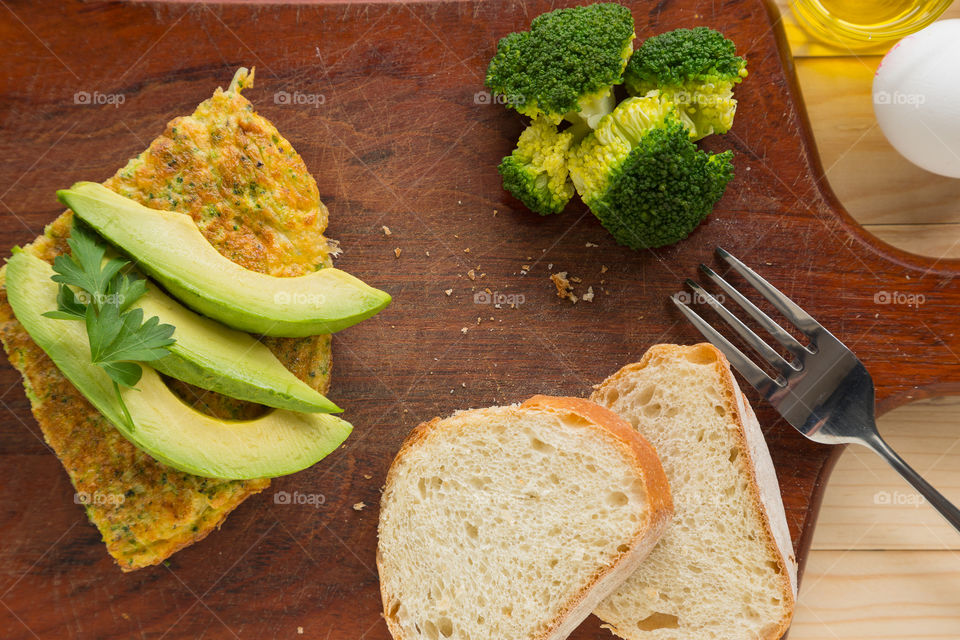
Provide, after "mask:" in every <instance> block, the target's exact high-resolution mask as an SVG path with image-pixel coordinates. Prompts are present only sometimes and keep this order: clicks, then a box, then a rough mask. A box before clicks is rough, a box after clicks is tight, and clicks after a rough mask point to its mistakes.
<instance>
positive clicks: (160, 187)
mask: <svg viewBox="0 0 960 640" xmlns="http://www.w3.org/2000/svg"><path fill="white" fill-rule="evenodd" d="M252 85H253V71H252V70H251V71H249V72H248V71H247V70H246V69H240V70H239V71H237V73H236V75H235V76H234V78H233V82H231V84H230V86H229V88H228V89H227V90H226V91H224V90H222V89H219V88H218V89H217V90H216V92H215V93H214V95H213V97H212V98H210V99H209V100H206V101H204V102H202V103H201V104H200V105H199V106H198V107H197V109H196V111H194V113H193V114H192V115H190V116H185V117H180V118H176V119H174V120H173V121H171V122H170V123H169V124H168V125H167V127H166V130H165V131H164V132H163V134H162V135H161V136H160V137H158V138H157V139H155V140H154V141H153V142H152V143H151V144H150V146H149V147H148V148H147V150H146V151H144V152H143V153H141V154H140V155H138V156H137V157H135V158H133V159H132V160H130V161H129V162H128V163H127V165H126V166H125V167H124V168H123V169H121V170H120V171H118V172H117V173H116V174H115V175H114V176H113V177H112V178H110V179H108V180H107V181H106V182H104V185H105V186H107V187H108V188H110V189H112V190H114V191H116V192H118V193H120V194H122V195H124V196H127V197H129V198H132V199H134V200H136V201H138V202H140V203H141V204H144V205H146V206H150V207H154V208H158V209H169V210H175V211H179V212H182V213H186V214H189V215H190V216H191V217H192V218H193V219H194V221H195V222H196V223H197V226H198V227H199V229H200V231H201V232H202V233H203V235H204V237H206V238H207V240H209V241H210V243H211V244H212V245H213V246H214V247H216V248H217V250H218V251H220V252H221V253H222V254H223V255H224V256H226V257H228V258H230V259H231V260H233V261H234V262H236V263H238V264H240V265H242V266H244V267H246V268H248V269H252V270H255V271H260V272H263V273H267V274H270V275H273V276H297V275H302V274H304V273H307V272H309V271H313V270H316V269H321V268H324V267H327V266H330V265H331V255H332V254H335V253H336V245H335V243H334V242H333V241H330V240H327V239H326V238H324V236H323V232H324V230H325V229H326V226H327V210H326V207H324V205H323V203H321V202H320V196H319V192H318V190H317V185H316V182H315V181H314V179H313V177H312V176H311V175H310V174H309V173H308V172H307V168H306V166H305V165H304V163H303V160H302V159H301V157H300V156H299V155H298V154H297V152H296V151H294V150H293V147H292V146H291V145H290V143H289V142H288V141H287V140H285V139H284V138H283V137H282V136H281V135H280V134H279V132H278V131H277V129H276V128H275V127H274V126H273V125H272V124H271V123H270V122H268V121H267V120H266V119H265V118H263V117H262V116H260V115H258V114H257V113H256V112H255V111H254V110H253V105H252V104H251V103H250V102H249V101H248V100H247V99H246V98H244V97H243V96H242V95H241V90H242V89H244V88H246V87H250V86H252ZM72 215H73V214H72V212H70V211H67V212H65V213H64V214H62V215H61V216H60V217H59V218H57V219H56V220H55V221H54V222H53V223H51V224H50V225H49V226H48V227H47V228H46V229H45V231H44V234H43V235H42V236H40V237H39V238H37V239H36V240H35V241H34V242H33V243H32V244H30V245H28V246H27V247H25V248H24V249H25V250H26V251H29V252H31V253H33V254H35V255H37V256H39V257H41V258H43V259H44V260H47V261H48V262H53V258H54V257H55V256H57V255H59V254H63V253H68V252H69V248H68V247H67V244H66V238H67V237H68V236H69V234H70V226H71V221H72ZM186 258H187V259H189V256H187V257H186ZM0 340H2V342H3V346H4V348H5V349H6V351H7V354H8V355H9V357H10V362H11V363H12V364H13V365H14V366H15V367H16V368H17V369H18V370H19V371H20V372H21V374H22V375H23V384H24V389H25V390H26V394H27V396H28V398H29V399H30V403H31V406H32V410H33V414H34V416H35V417H36V419H37V422H38V423H39V424H40V427H41V429H42V431H43V435H44V438H45V439H46V441H47V443H48V444H49V445H50V446H51V447H52V449H53V450H54V452H55V453H56V454H57V456H58V457H59V458H60V461H61V462H62V463H63V466H64V468H65V469H66V470H67V473H68V474H69V476H70V480H71V481H72V482H73V485H74V487H75V489H76V491H77V493H78V495H80V496H90V497H92V498H91V500H90V501H89V502H87V503H86V504H85V508H86V511H87V515H88V517H89V518H90V520H91V521H92V522H93V523H94V524H95V525H96V526H97V528H98V529H99V530H100V533H101V534H102V536H103V540H104V542H105V543H106V545H107V551H108V552H109V553H110V555H112V556H113V557H114V559H115V560H116V561H117V563H118V564H119V565H120V567H121V569H123V570H124V571H132V570H135V569H140V568H142V567H146V566H149V565H153V564H157V563H159V562H161V561H163V560H164V559H166V558H168V557H169V556H170V555H171V554H173V553H175V552H176V551H178V550H179V549H182V548H183V547H186V546H188V545H190V544H192V543H194V542H196V541H198V540H201V539H203V538H204V537H205V536H206V535H207V534H209V533H210V532H211V531H212V530H213V529H214V528H216V527H219V526H220V524H221V523H222V522H223V520H224V519H225V518H226V516H227V514H229V513H230V511H232V510H233V509H235V508H236V507H237V506H238V505H239V504H240V503H241V502H243V501H244V500H245V499H246V498H247V497H249V496H251V495H253V494H255V493H259V492H260V491H262V490H264V489H265V488H266V487H267V486H268V485H269V483H270V482H269V480H267V479H260V480H247V481H239V480H217V479H212V478H201V477H197V476H192V475H189V474H186V473H183V472H180V471H177V470H175V469H172V468H170V467H167V466H165V465H163V464H161V463H159V462H157V461H155V460H154V459H153V458H151V457H150V456H149V455H147V454H146V453H143V452H142V451H140V450H139V449H137V448H136V447H135V446H133V445H132V444H131V443H130V442H129V441H127V440H126V439H125V438H124V437H123V436H122V435H121V434H120V432H119V431H117V430H116V429H115V428H114V427H113V425H111V424H110V422H108V421H107V420H106V419H105V418H104V417H103V416H102V415H100V413H98V412H97V411H96V410H95V409H94V408H93V406H92V405H90V403H89V402H87V400H86V399H85V398H84V397H83V395H81V394H80V392H79V391H77V390H76V388H74V386H73V385H72V384H70V382H69V381H67V379H66V378H65V377H64V376H63V375H62V374H61V373H60V371H59V370H58V369H57V368H56V367H55V366H54V365H53V363H52V362H51V361H50V359H49V358H48V357H47V355H46V354H45V353H44V352H43V350H41V349H40V348H39V347H38V346H37V345H36V344H34V342H33V341H32V340H31V339H30V337H29V335H28V334H27V332H26V331H25V330H24V328H23V327H22V326H21V325H20V323H19V322H17V320H16V318H15V317H14V315H13V311H12V309H11V308H10V305H9V303H8V302H7V298H6V291H5V289H0ZM264 343H265V344H266V345H267V346H268V347H269V348H270V349H271V351H273V353H274V354H275V355H276V356H277V357H278V358H279V359H280V361H281V362H283V363H284V365H286V366H287V367H288V368H289V369H291V370H292V371H293V372H294V373H295V374H296V375H297V376H298V377H300V378H301V379H302V380H304V381H305V382H307V383H308V384H310V385H311V386H313V387H314V388H316V389H317V390H318V391H320V392H321V393H323V392H326V390H327V388H328V387H329V372H330V336H328V335H323V336H313V337H309V338H296V339H294V338H265V339H264ZM168 383H169V385H170V387H171V389H173V390H174V391H175V392H176V393H177V394H178V395H179V396H180V397H181V398H182V399H184V401H186V402H187V403H188V404H191V405H193V406H194V407H196V408H197V409H199V410H202V411H205V412H207V413H210V414H211V415H214V416H216V417H220V418H234V419H243V418H251V417H255V416H256V415H259V414H261V413H262V412H263V411H264V408H263V407H260V406H258V405H252V404H250V403H246V402H243V401H239V400H235V399H232V398H227V397H226V396H221V395H218V394H216V393H213V392H210V391H206V390H203V389H198V388H196V387H191V386H189V385H187V384H184V383H182V382H179V381H176V380H172V379H170V380H168Z"/></svg>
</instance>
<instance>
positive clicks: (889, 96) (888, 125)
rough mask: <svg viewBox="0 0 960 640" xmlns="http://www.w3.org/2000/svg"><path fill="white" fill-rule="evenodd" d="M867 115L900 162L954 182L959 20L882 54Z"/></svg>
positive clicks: (958, 166) (959, 162)
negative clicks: (900, 156)
mask: <svg viewBox="0 0 960 640" xmlns="http://www.w3.org/2000/svg"><path fill="white" fill-rule="evenodd" d="M873 110H874V112H875V113H876V114H877V122H878V123H880V128H881V129H882V130H883V133H884V135H885V136H887V140H889V141H890V144H892V145H893V146H894V147H895V148H896V150H897V151H899V152H900V153H901V154H903V155H904V157H906V158H907V159H908V160H910V161H911V162H913V163H914V164H915V165H917V166H919V167H921V168H923V169H926V170H927V171H932V172H933V173H938V174H940V175H944V176H949V177H951V178H960V20H941V21H940V22H935V23H933V24H932V25H930V26H929V27H927V28H926V29H924V30H922V31H918V32H917V33H915V34H913V35H911V36H907V37H906V38H904V39H903V40H901V41H900V42H899V43H898V44H897V45H896V46H895V47H894V48H893V49H891V50H890V52H889V53H887V55H886V56H885V57H884V58H883V61H882V62H881V63H880V67H879V68H878V69H877V75H876V76H875V77H874V79H873Z"/></svg>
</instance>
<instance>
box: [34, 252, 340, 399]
mask: <svg viewBox="0 0 960 640" xmlns="http://www.w3.org/2000/svg"><path fill="white" fill-rule="evenodd" d="M17 260H18V261H20V262H23V263H24V264H23V266H21V267H20V269H22V270H23V272H24V275H25V277H29V278H30V279H31V280H35V281H41V280H48V279H50V277H51V276H52V275H53V274H54V271H53V268H52V267H51V266H50V264H49V263H48V262H45V261H44V260H41V259H40V258H38V257H37V256H34V255H32V254H29V253H21V254H18V257H17ZM133 306H134V307H140V308H142V309H143V317H144V318H149V317H151V316H157V317H159V318H160V322H161V323H165V324H171V325H173V326H174V328H175V331H174V334H173V337H174V339H175V340H176V342H175V343H173V344H172V345H170V347H169V348H170V355H168V356H167V357H165V358H162V359H160V360H157V361H155V362H152V363H151V366H153V368H154V369H156V370H157V371H159V372H160V373H163V374H166V375H168V376H170V377H171V378H176V379H177V380H183V381H184V382H186V383H189V384H192V385H194V386H196V387H200V388H202V389H209V390H210V391H216V392H217V393H222V394H223V395H226V396H230V397H231V398H238V399H240V400H247V401H249V402H255V403H257V404H262V405H266V406H268V407H275V408H278V409H289V410H290V411H301V412H305V413H314V412H317V413H339V412H340V411H341V409H340V407H338V406H337V405H335V404H334V403H332V402H331V401H330V400H328V399H327V398H326V397H324V396H323V394H321V393H320V392H318V391H316V390H315V389H313V388H311V387H310V386H309V385H307V384H306V383H305V382H303V381H302V380H300V379H299V378H298V377H297V376H295V375H293V373H291V371H290V370H289V369H287V368H286V367H285V366H283V363H281V362H280V361H279V360H277V358H276V356H274V355H273V353H271V352H270V350H269V349H268V348H267V347H265V346H264V345H263V344H262V343H260V342H258V341H257V340H256V339H254V338H253V336H251V335H249V334H246V333H243V332H240V331H234V330H233V329H229V328H227V327H225V326H223V325H222V324H220V323H219V322H215V321H213V320H210V319H209V318H204V317H203V316H200V315H197V314H196V313H194V312H192V311H190V310H189V309H187V308H186V307H184V306H183V305H181V304H179V303H178V302H176V301H175V300H173V299H172V298H170V297H169V296H167V295H166V294H164V293H163V292H162V291H160V289H159V288H158V287H157V286H156V285H154V284H153V283H150V284H149V286H148V288H147V292H146V293H145V294H143V296H142V297H141V298H140V299H139V300H137V301H136V302H135V303H134V304H133Z"/></svg>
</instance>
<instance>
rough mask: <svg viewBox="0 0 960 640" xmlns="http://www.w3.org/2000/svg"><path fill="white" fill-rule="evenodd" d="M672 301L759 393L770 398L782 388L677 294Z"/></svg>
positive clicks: (671, 297)
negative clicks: (775, 389) (776, 390)
mask: <svg viewBox="0 0 960 640" xmlns="http://www.w3.org/2000/svg"><path fill="white" fill-rule="evenodd" d="M670 299H671V300H672V301H673V303H674V304H675V305H677V307H679V308H680V311H682V312H683V315H685V316H686V317H687V320H689V321H690V322H691V323H693V326H695V327H696V328H697V330H698V331H700V333H702V334H703V337H704V338H706V339H707V340H708V341H709V342H710V344H712V345H713V346H715V347H716V348H717V349H719V350H720V351H721V353H723V355H725V356H726V357H727V360H729V361H730V364H732V365H733V366H734V368H736V370H737V371H739V372H740V375H742V376H743V377H744V378H746V379H747V382H749V383H750V384H751V385H753V388H754V389H756V390H757V391H759V392H760V393H761V394H763V395H764V396H769V395H770V393H771V391H772V390H773V389H774V388H778V387H779V386H780V385H778V384H777V382H776V381H775V380H773V378H771V377H770V376H768V375H767V374H766V373H765V372H764V371H763V369H761V368H760V367H758V366H757V365H755V364H754V363H753V361H752V360H750V358H748V357H747V356H745V355H743V352H742V351H740V349H738V348H737V347H735V346H734V345H733V344H731V343H730V341H729V340H727V339H726V338H724V337H723V335H721V334H720V333H719V332H718V331H717V330H716V329H714V328H713V327H711V326H710V325H709V324H708V323H707V321H706V320H704V319H703V318H701V317H700V316H699V315H698V314H697V312H696V311H694V310H693V309H691V308H690V307H688V306H687V305H686V304H685V303H684V302H682V301H681V300H680V299H679V298H677V295H676V294H673V295H672V296H670Z"/></svg>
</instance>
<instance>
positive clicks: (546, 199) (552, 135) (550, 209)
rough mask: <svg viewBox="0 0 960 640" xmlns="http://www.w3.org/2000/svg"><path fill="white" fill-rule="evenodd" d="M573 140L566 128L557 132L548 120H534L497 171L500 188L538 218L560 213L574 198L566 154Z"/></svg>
mask: <svg viewBox="0 0 960 640" xmlns="http://www.w3.org/2000/svg"><path fill="white" fill-rule="evenodd" d="M574 137H575V136H574V133H573V132H572V131H571V130H570V129H569V128H568V129H567V130H565V131H558V130H557V125H555V124H554V123H552V122H550V119H549V118H545V117H540V118H537V119H536V120H534V121H533V123H532V124H531V125H530V126H529V127H527V128H526V129H524V131H523V133H521V134H520V141H519V142H518V143H517V148H516V149H515V150H514V151H513V153H512V154H510V155H509V156H507V157H506V158H504V159H503V162H501V163H500V166H499V167H498V169H499V171H500V175H501V176H503V188H504V189H506V190H507V191H509V192H510V193H512V194H513V195H514V196H515V197H516V198H517V199H518V200H520V201H521V202H523V204H525V205H527V207H528V208H529V209H531V210H533V211H536V212H537V213H539V214H540V215H547V214H550V213H560V212H561V211H563V208H564V207H566V206H567V203H568V202H570V198H572V197H573V184H572V183H571V182H570V176H569V174H568V172H567V154H568V153H569V151H570V146H571V144H572V143H573V142H574Z"/></svg>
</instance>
